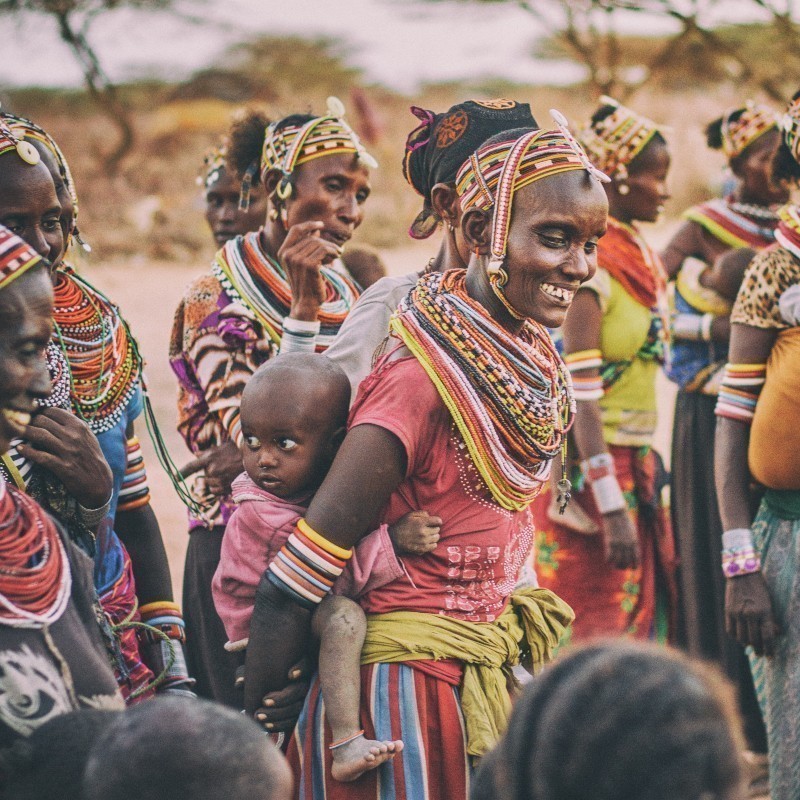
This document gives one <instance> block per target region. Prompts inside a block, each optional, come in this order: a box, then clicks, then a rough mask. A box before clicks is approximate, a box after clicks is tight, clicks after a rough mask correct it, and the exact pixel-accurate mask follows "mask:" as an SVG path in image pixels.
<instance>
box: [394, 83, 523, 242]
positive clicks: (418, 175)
mask: <svg viewBox="0 0 800 800" xmlns="http://www.w3.org/2000/svg"><path fill="white" fill-rule="evenodd" d="M411 113H412V114H413V115H414V116H415V117H417V119H419V120H420V122H421V124H420V125H419V126H418V127H416V128H415V129H414V130H413V131H411V133H410V134H409V135H408V139H407V140H406V153H405V156H404V158H403V175H404V176H405V179H406V180H407V181H408V182H409V183H410V184H411V185H412V186H413V187H414V189H415V190H416V192H417V193H418V194H420V195H421V196H422V197H423V199H424V200H425V203H424V205H423V207H422V211H420V213H419V214H417V218H416V219H415V220H414V222H413V223H412V224H411V228H410V230H409V233H410V234H411V236H412V237H413V238H414V239H426V238H427V237H428V236H430V235H431V234H432V233H433V232H434V230H436V226H437V224H438V220H437V219H436V216H435V214H434V212H433V207H432V206H431V190H432V189H433V187H434V186H436V184H437V183H455V180H456V173H457V172H458V170H459V167H460V166H461V165H462V164H463V163H464V162H465V161H466V160H467V159H468V158H469V156H470V154H471V153H473V152H475V150H477V149H478V147H480V146H481V145H482V144H483V143H484V142H485V141H486V140H487V139H489V138H490V137H492V136H494V135H495V134H497V133H502V132H503V131H507V130H511V129H512V128H538V127H539V126H538V124H537V122H536V120H535V119H534V118H533V115H532V114H531V107H530V106H529V105H528V104H527V103H518V102H516V101H515V100H505V99H500V100H485V101H481V100H467V101H466V102H464V103H458V104H457V105H454V106H452V107H451V108H449V109H448V110H447V111H446V112H445V113H444V114H435V113H434V112H433V111H427V110H426V109H424V108H419V107H417V106H411Z"/></svg>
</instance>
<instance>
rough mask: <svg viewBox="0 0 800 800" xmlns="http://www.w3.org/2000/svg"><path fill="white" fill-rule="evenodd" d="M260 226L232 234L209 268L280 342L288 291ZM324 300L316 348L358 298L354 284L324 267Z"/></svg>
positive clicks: (329, 339) (321, 346)
mask: <svg viewBox="0 0 800 800" xmlns="http://www.w3.org/2000/svg"><path fill="white" fill-rule="evenodd" d="M260 239H261V236H260V232H259V231H255V232H253V233H248V234H246V235H245V236H237V237H236V238H235V239H231V240H230V241H229V242H228V243H227V244H225V246H224V247H223V248H222V249H221V250H220V251H219V252H218V253H217V256H216V258H215V259H214V262H213V263H212V265H211V271H212V273H213V274H214V276H215V277H216V278H217V280H219V282H220V283H221V284H222V287H223V289H225V291H226V292H227V293H228V295H229V296H230V298H231V300H233V301H234V302H236V301H237V300H238V301H239V302H241V303H242V304H243V305H244V306H245V307H246V308H247V309H249V311H250V312H251V313H252V314H254V315H255V317H256V319H257V320H258V321H259V322H260V323H261V325H262V327H263V328H264V330H265V332H266V334H267V335H268V336H269V338H270V339H271V340H272V341H273V342H274V343H275V344H280V341H281V336H282V332H283V320H284V319H285V318H286V317H287V316H288V315H289V311H290V309H291V303H292V291H291V288H290V287H289V282H288V280H287V278H286V273H285V272H284V270H283V267H282V266H281V265H280V263H279V262H278V261H276V260H275V259H274V258H272V257H271V256H270V255H269V254H268V253H266V252H265V251H264V249H263V248H262V246H261V241H260ZM320 275H321V276H322V280H323V282H324V284H325V300H324V302H323V303H322V306H321V307H320V310H319V315H318V319H319V321H320V332H319V334H318V335H317V351H318V352H321V351H323V350H325V349H327V348H328V347H330V345H331V344H332V343H333V339H334V337H335V336H336V334H337V333H338V332H339V328H340V327H341V326H342V323H343V322H344V320H345V317H346V316H347V314H348V313H349V312H350V309H351V308H352V307H353V304H354V303H355V302H356V300H357V299H358V289H357V288H356V287H355V285H354V284H353V283H352V282H351V281H350V279H349V278H346V277H345V276H344V275H343V274H342V273H341V272H338V271H337V270H336V269H334V268H332V267H322V268H321V269H320Z"/></svg>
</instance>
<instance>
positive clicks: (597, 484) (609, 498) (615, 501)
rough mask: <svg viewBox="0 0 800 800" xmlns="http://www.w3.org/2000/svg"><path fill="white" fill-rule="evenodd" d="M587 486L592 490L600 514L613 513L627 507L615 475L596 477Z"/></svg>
mask: <svg viewBox="0 0 800 800" xmlns="http://www.w3.org/2000/svg"><path fill="white" fill-rule="evenodd" d="M589 488H590V489H591V490H592V495H593V496H594V502H595V504H596V505H597V510H598V511H599V512H600V513H601V514H613V513H614V512H615V511H622V510H623V509H625V508H627V507H628V504H627V503H626V502H625V495H624V494H623V493H622V489H621V488H620V486H619V481H618V480H617V477H616V475H606V476H604V477H602V478H598V479H597V480H595V481H592V482H591V483H590V484H589Z"/></svg>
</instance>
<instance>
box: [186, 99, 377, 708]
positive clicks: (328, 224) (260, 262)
mask: <svg viewBox="0 0 800 800" xmlns="http://www.w3.org/2000/svg"><path fill="white" fill-rule="evenodd" d="M250 136H252V126H248V125H243V126H240V127H239V128H236V127H234V129H233V130H232V132H231V136H230V142H229V148H230V150H231V152H234V151H236V149H237V147H239V146H240V144H241V142H240V139H242V138H245V139H247V138H248V137H250ZM259 136H260V137H261V145H262V154H261V157H260V159H259V160H258V161H257V162H255V163H252V164H250V166H249V168H248V170H247V174H246V175H245V176H244V184H243V190H242V195H243V198H242V199H243V202H245V203H246V202H247V200H248V186H249V185H250V184H251V183H252V182H253V181H254V180H260V181H261V183H262V184H263V186H264V189H265V191H266V193H267V196H268V198H269V201H268V211H267V218H266V220H265V222H264V226H263V227H262V228H261V229H260V230H258V231H255V232H252V233H248V234H246V235H245V236H239V237H237V238H235V239H232V240H231V241H229V242H227V243H226V244H225V246H224V247H223V248H222V249H221V250H220V251H219V252H218V253H217V256H216V258H215V260H214V262H213V264H212V267H211V272H210V274H207V275H204V276H203V277H201V278H199V279H197V280H196V281H194V282H193V283H192V284H191V285H190V286H189V287H188V289H187V291H186V294H185V296H184V299H183V300H182V301H181V303H180V306H179V307H178V310H177V312H176V315H175V322H174V326H173V330H172V339H171V342H170V363H171V365H172V368H173V370H174V371H175V373H176V375H177V376H178V383H179V396H178V428H179V431H180V432H181V434H182V435H183V437H184V439H185V441H186V443H187V445H188V446H189V448H190V449H191V450H192V452H193V453H194V454H195V455H197V456H198V459H197V461H196V462H195V464H196V465H197V466H199V467H200V468H205V465H206V462H205V460H204V457H205V454H206V453H207V452H208V451H214V456H215V457H216V458H219V457H220V449H219V448H220V446H222V447H223V448H224V450H225V451H226V452H227V454H228V456H229V459H228V461H229V462H232V463H233V465H234V470H233V474H232V475H230V471H228V474H229V479H230V478H232V477H233V476H235V475H236V474H238V473H239V472H241V458H240V456H239V446H240V444H241V442H242V434H241V426H240V424H239V403H240V400H241V395H242V389H243V388H244V385H245V383H246V382H247V380H248V379H249V377H250V376H251V375H252V374H253V372H255V370H256V368H257V367H258V366H259V365H260V364H261V363H263V362H265V361H266V360H268V359H269V358H270V357H272V356H273V355H274V354H276V353H277V352H278V350H279V349H280V350H281V351H284V352H285V351H290V350H291V349H292V348H297V347H298V346H300V347H302V345H303V344H304V343H305V342H307V341H308V340H309V338H310V339H312V340H313V339H314V337H317V349H318V350H320V351H321V350H324V349H325V348H326V347H327V346H328V345H329V344H330V342H331V340H332V339H333V337H334V336H335V334H336V332H337V331H338V329H339V326H340V325H341V324H342V321H343V320H344V318H345V316H346V315H347V313H348V311H349V310H350V308H351V307H352V305H353V303H354V302H355V299H356V297H357V296H358V291H357V289H356V287H355V285H354V284H353V283H352V282H351V280H350V279H349V278H348V277H347V276H346V273H345V271H344V268H343V267H342V266H341V264H340V262H339V261H338V259H339V257H340V255H341V253H342V247H343V245H344V244H345V243H346V242H347V241H348V240H349V239H350V237H351V236H352V235H353V232H354V230H355V229H356V228H357V227H358V226H359V225H360V224H361V221H362V218H363V205H364V202H365V201H366V199H367V197H368V195H369V191H370V186H369V173H368V169H367V165H370V164H374V161H373V159H372V158H371V156H369V154H367V153H366V152H365V151H364V149H363V147H362V145H361V143H360V142H359V140H358V137H357V136H356V135H355V133H353V131H352V129H351V128H350V126H349V125H348V124H347V123H346V122H345V121H344V119H343V110H342V108H341V104H340V103H339V102H338V101H336V100H335V99H332V100H331V101H330V107H329V109H328V113H327V114H325V115H323V116H321V117H313V116H308V115H293V116H290V117H286V118H285V119H282V120H280V121H278V122H275V123H272V124H271V125H270V126H269V127H268V128H267V130H266V131H261V133H260V134H259ZM185 471H187V470H185ZM201 485H202V486H203V487H204V491H203V493H202V497H201V498H200V500H201V502H202V503H203V505H204V513H203V515H202V518H200V517H199V516H197V515H190V523H189V524H190V533H191V535H190V537H189V546H188V550H187V554H186V570H185V576H184V609H185V613H186V620H187V627H188V628H190V629H191V631H192V635H191V636H190V637H189V640H188V655H189V664H190V670H191V671H192V674H193V675H195V676H196V677H197V690H198V693H199V694H201V695H202V696H205V697H210V698H213V699H216V700H218V701H221V702H225V703H228V704H230V705H239V704H240V702H241V701H240V700H239V698H238V697H237V694H236V692H235V690H234V671H235V666H236V664H235V660H234V659H232V658H231V656H230V655H229V654H226V653H225V651H224V649H223V648H224V645H225V642H226V640H227V637H226V636H225V630H224V627H223V625H222V622H221V620H220V619H219V616H218V614H217V613H216V611H215V609H214V604H213V599H212V596H211V581H212V577H213V575H214V571H215V570H216V568H217V564H218V563H219V551H220V544H221V541H222V533H223V531H224V526H225V523H226V522H227V521H228V518H229V517H230V513H231V510H232V504H231V498H230V484H229V483H228V482H227V480H223V479H220V477H219V475H214V476H212V475H206V476H205V481H202V482H201Z"/></svg>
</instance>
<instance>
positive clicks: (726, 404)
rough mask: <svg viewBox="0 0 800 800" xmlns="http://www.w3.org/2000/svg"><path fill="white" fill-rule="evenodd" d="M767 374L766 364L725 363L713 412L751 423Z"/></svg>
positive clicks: (726, 417)
mask: <svg viewBox="0 0 800 800" xmlns="http://www.w3.org/2000/svg"><path fill="white" fill-rule="evenodd" d="M766 375H767V365H766V364H726V365H725V374H724V375H723V378H722V384H721V386H720V389H719V399H718V400H717V407H716V410H715V412H714V413H715V414H716V415H717V416H718V417H724V418H725V419H733V420H737V421H738V422H744V423H745V424H747V425H750V424H752V422H753V416H754V415H755V413H756V403H757V402H758V396H759V394H761V390H762V389H763V388H764V381H765V380H766Z"/></svg>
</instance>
